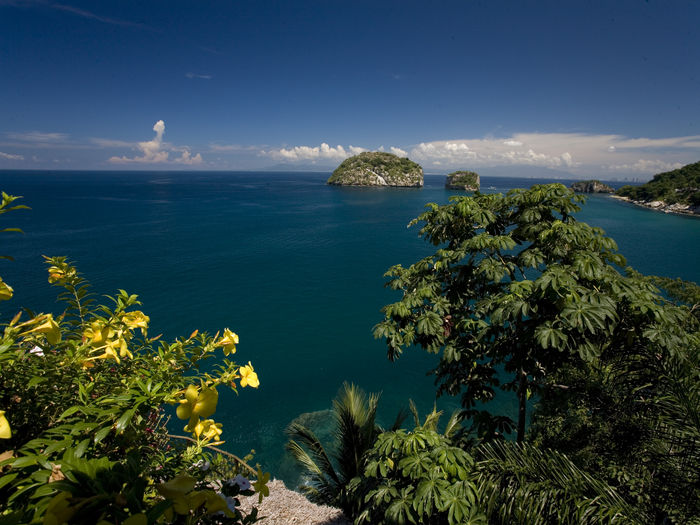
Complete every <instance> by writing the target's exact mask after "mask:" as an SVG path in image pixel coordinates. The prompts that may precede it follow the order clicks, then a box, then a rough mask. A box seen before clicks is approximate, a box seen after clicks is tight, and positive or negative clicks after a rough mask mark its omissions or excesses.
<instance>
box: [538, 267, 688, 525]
mask: <svg viewBox="0 0 700 525" xmlns="http://www.w3.org/2000/svg"><path fill="white" fill-rule="evenodd" d="M630 273H632V274H634V275H638V274H635V273H634V272H630ZM643 279H644V280H645V281H654V282H660V283H665V284H667V285H669V288H671V289H672V290H674V292H672V295H677V296H679V297H683V298H685V299H690V300H693V297H694V296H696V294H697V286H696V285H692V284H691V283H687V284H689V285H690V286H684V285H683V286H680V285H681V283H680V282H679V281H677V280H671V279H665V278H657V277H653V276H652V277H644V278H643ZM677 287H678V289H676V288H677ZM693 291H695V293H693ZM664 310H667V311H668V310H678V311H679V313H678V314H677V318H678V322H679V327H680V328H681V329H683V330H685V331H686V333H687V336H686V338H685V339H684V343H683V345H681V346H679V348H678V349H677V351H676V352H672V353H665V352H663V351H661V350H660V349H659V347H657V346H656V345H654V344H647V345H639V346H637V347H634V348H633V349H632V351H631V352H629V353H627V354H625V355H623V356H607V358H606V359H601V360H600V361H599V362H598V363H596V366H587V367H584V366H569V367H565V368H562V369H561V370H559V371H558V373H557V374H555V375H554V376H553V377H551V378H550V380H551V383H552V385H555V384H556V388H552V389H548V390H545V391H544V392H543V395H542V398H541V400H540V402H539V404H538V406H537V408H536V411H535V413H534V416H533V424H532V426H531V431H530V433H531V438H532V439H533V442H534V443H536V444H538V445H540V446H542V447H551V448H555V449H557V450H559V451H561V452H564V453H566V454H567V455H569V456H570V457H571V459H572V460H573V461H574V462H575V463H576V464H577V465H578V466H579V467H581V468H583V469H585V470H588V471H589V472H599V473H600V474H601V476H603V478H604V479H606V480H607V481H608V482H609V483H611V484H614V485H616V486H617V487H618V490H619V491H620V493H621V494H622V495H623V496H625V497H626V499H627V500H628V501H630V502H632V503H634V504H635V505H637V506H638V507H639V508H641V509H642V510H643V511H644V512H645V513H647V514H648V515H650V516H652V520H653V521H654V522H656V523H668V522H673V523H689V522H690V521H691V520H692V519H693V518H694V519H696V520H698V519H700V332H699V331H698V329H699V327H700V324H699V323H698V321H697V318H696V317H694V316H693V315H689V314H690V313H691V311H692V310H691V309H690V308H688V306H680V307H677V306H672V305H666V306H665V307H664ZM683 314H685V315H683ZM696 315H697V314H696Z"/></svg>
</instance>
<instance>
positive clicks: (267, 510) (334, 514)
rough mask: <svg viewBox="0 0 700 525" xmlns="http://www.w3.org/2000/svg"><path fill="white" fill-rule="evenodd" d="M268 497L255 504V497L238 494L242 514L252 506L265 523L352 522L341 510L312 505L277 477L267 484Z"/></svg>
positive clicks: (327, 524)
mask: <svg viewBox="0 0 700 525" xmlns="http://www.w3.org/2000/svg"><path fill="white" fill-rule="evenodd" d="M267 487H268V489H270V496H269V497H267V498H265V499H264V500H263V502H262V504H258V496H257V494H256V495H255V496H248V497H239V500H240V502H241V508H240V510H242V511H243V512H244V514H246V515H247V514H249V513H250V511H251V509H252V508H253V507H254V506H255V507H257V508H258V511H259V514H260V516H265V520H264V521H262V522H261V523H264V524H265V525H352V521H350V520H349V519H347V518H346V517H345V515H344V514H343V512H342V511H341V510H340V509H336V508H333V507H327V506H325V505H314V504H313V503H311V502H310V501H309V500H307V499H306V498H305V497H304V496H302V495H301V494H299V493H298V492H294V491H291V490H289V489H287V487H285V486H284V483H283V482H282V481H280V480H273V481H271V482H270V483H268V484H267Z"/></svg>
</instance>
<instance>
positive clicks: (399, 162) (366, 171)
mask: <svg viewBox="0 0 700 525" xmlns="http://www.w3.org/2000/svg"><path fill="white" fill-rule="evenodd" d="M328 184H335V185H339V186H404V187H420V186H423V168H421V167H420V165H419V164H416V163H415V162H413V161H411V160H408V159H407V158H400V157H397V156H396V155H392V154H391V153H384V152H382V151H372V152H369V151H367V152H364V153H360V154H359V155H355V156H354V157H350V158H347V159H345V160H344V161H343V162H342V163H341V164H340V166H338V167H337V168H336V170H335V171H334V172H333V174H332V175H331V177H330V178H329V179H328Z"/></svg>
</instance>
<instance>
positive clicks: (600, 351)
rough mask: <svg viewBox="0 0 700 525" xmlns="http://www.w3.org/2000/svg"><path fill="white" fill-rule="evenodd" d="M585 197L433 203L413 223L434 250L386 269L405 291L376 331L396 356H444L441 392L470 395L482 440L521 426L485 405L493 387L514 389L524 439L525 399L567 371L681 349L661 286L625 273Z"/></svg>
mask: <svg viewBox="0 0 700 525" xmlns="http://www.w3.org/2000/svg"><path fill="white" fill-rule="evenodd" d="M582 199H583V197H581V196H577V195H574V193H573V192H572V191H571V190H568V189H566V188H565V187H564V186H562V185H560V184H550V185H538V186H533V187H532V188H531V189H529V190H522V189H517V190H512V191H510V192H509V193H508V194H507V195H505V196H503V195H501V194H496V195H480V194H477V195H475V196H473V197H453V198H451V202H450V204H448V205H444V206H438V205H436V204H429V205H428V211H426V212H425V213H423V214H422V215H421V216H419V217H418V218H417V219H415V220H414V221H413V222H412V223H411V224H416V223H418V222H420V223H422V224H423V226H422V228H421V230H420V234H421V236H422V237H424V238H425V239H426V240H428V241H430V242H431V243H432V244H433V245H435V246H437V247H438V248H437V250H436V252H435V253H434V254H433V255H430V256H428V257H425V258H424V259H422V260H420V261H418V262H416V263H414V264H412V265H411V266H410V267H409V268H403V267H402V266H401V265H398V266H394V267H392V268H391V269H389V271H388V272H387V274H386V276H388V277H390V280H389V283H388V286H389V287H391V288H392V289H395V290H400V291H401V292H402V297H401V299H400V300H399V301H398V302H396V303H392V304H389V305H387V306H385V307H384V308H383V312H384V315H385V319H384V321H382V322H381V323H379V324H378V325H377V326H375V329H374V334H375V337H378V338H384V339H385V340H386V343H387V346H388V355H389V358H390V359H396V358H398V357H399V356H400V355H401V353H402V351H403V350H404V349H405V348H408V347H411V346H413V345H419V346H421V347H422V348H424V349H426V350H427V351H428V352H431V353H439V354H440V362H439V364H438V366H437V368H436V369H435V371H434V373H435V374H436V376H437V379H436V381H437V382H438V383H439V390H438V392H439V393H448V394H451V395H457V394H460V393H461V394H462V405H463V407H464V408H465V415H466V416H468V417H470V418H472V421H473V423H474V425H475V427H476V429H477V430H478V432H479V435H480V436H482V437H483V438H491V437H494V436H500V435H502V434H503V433H507V432H511V431H512V430H513V429H514V428H515V424H514V422H513V420H512V419H511V418H510V416H508V415H493V414H490V413H488V412H487V411H486V410H481V409H480V407H479V405H480V404H481V403H484V402H488V401H490V400H491V399H493V397H494V395H495V389H496V388H501V389H504V390H510V391H515V392H516V395H517V398H518V405H519V412H518V418H517V436H518V440H522V439H523V438H524V433H525V422H526V409H527V399H528V398H529V397H530V396H531V395H532V394H537V393H540V391H541V389H542V388H543V387H545V385H546V378H547V376H548V375H550V374H552V373H553V372H555V371H556V370H558V369H559V368H561V367H564V366H566V365H567V364H568V363H572V362H580V361H585V362H590V363H592V362H595V361H596V360H598V359H600V358H602V357H604V356H605V355H607V354H616V355H620V354H625V353H626V352H627V351H628V350H629V349H630V348H633V347H635V346H636V345H643V344H646V343H647V342H649V341H650V340H651V339H654V344H655V346H656V347H658V349H659V351H662V352H666V353H667V352H673V351H675V349H676V348H678V347H679V346H682V344H683V342H684V341H685V340H686V339H687V337H686V334H685V332H684V331H683V330H682V329H680V327H679V326H678V323H677V321H678V319H677V316H678V315H680V314H679V313H678V312H676V311H670V310H667V309H664V308H662V303H663V300H662V298H661V297H660V296H658V295H656V294H655V293H654V291H655V288H654V287H653V286H651V285H650V284H648V283H645V282H643V281H640V280H638V279H632V278H627V277H624V276H622V275H621V274H620V273H619V272H618V270H617V267H619V266H620V265H623V264H624V262H625V260H624V258H623V257H622V256H621V255H620V254H619V253H617V252H616V248H617V247H616V244H615V242H614V241H613V240H612V239H610V238H608V237H605V236H604V234H603V231H602V230H601V229H599V228H593V227H591V226H589V225H587V224H585V223H582V222H577V221H576V220H575V219H574V217H573V216H572V213H574V212H576V211H578V210H579V209H580V208H579V206H578V205H577V203H578V202H581V201H582Z"/></svg>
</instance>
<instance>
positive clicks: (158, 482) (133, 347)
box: [0, 195, 266, 525]
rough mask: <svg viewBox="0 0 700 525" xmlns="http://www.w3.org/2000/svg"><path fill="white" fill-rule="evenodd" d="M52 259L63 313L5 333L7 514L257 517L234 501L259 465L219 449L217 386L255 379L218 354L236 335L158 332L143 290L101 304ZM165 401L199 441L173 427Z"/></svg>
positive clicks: (86, 518) (183, 519)
mask: <svg viewBox="0 0 700 525" xmlns="http://www.w3.org/2000/svg"><path fill="white" fill-rule="evenodd" d="M5 197H7V196H5V195H3V203H2V207H0V212H2V211H4V210H7V209H9V208H8V204H9V203H11V198H5ZM47 263H48V266H49V269H48V271H49V282H50V283H51V284H53V285H54V286H57V287H58V288H59V289H60V290H61V293H60V296H59V299H60V300H61V301H62V302H63V303H64V304H65V311H64V312H63V313H61V314H60V315H58V316H54V315H53V314H44V313H41V314H33V313H31V312H28V313H22V312H20V313H18V314H17V315H16V316H15V317H14V318H13V319H12V320H10V321H9V322H8V323H6V324H5V325H4V332H3V334H2V336H1V337H0V408H1V409H2V410H1V411H0V412H2V413H1V414H0V438H2V440H1V441H0V452H1V453H2V454H1V455H0V457H1V460H0V523H2V524H11V523H45V524H61V523H98V522H99V523H102V524H107V523H126V524H129V525H135V524H146V523H195V522H196V523H253V522H255V521H257V511H253V512H251V513H250V514H249V515H247V516H244V515H243V514H242V513H241V511H240V510H238V509H237V508H236V507H235V505H236V503H237V500H236V498H237V496H238V495H239V494H244V495H245V494H248V495H252V494H254V493H255V492H258V493H262V492H263V491H264V490H265V489H266V487H264V485H261V486H260V487H258V488H256V491H253V490H251V486H250V483H249V481H248V477H251V474H252V475H254V476H257V477H258V479H260V477H261V476H262V473H261V472H260V471H259V470H257V471H255V470H253V469H252V467H250V466H248V464H247V462H246V461H244V460H240V459H238V458H236V457H235V456H232V455H231V454H228V453H225V452H223V451H218V450H217V449H215V448H214V447H213V445H217V444H219V443H223V441H221V435H222V428H221V424H219V423H216V422H215V421H214V420H213V419H211V417H212V416H213V414H214V413H215V411H216V407H217V402H218V389H219V388H224V387H228V388H231V389H233V391H234V392H235V391H236V389H237V382H240V383H241V384H243V378H245V379H246V380H247V384H248V385H250V386H257V385H258V379H257V375H256V374H255V372H254V371H253V369H252V365H250V364H249V365H248V366H247V367H241V366H239V365H237V364H236V363H235V362H233V361H232V360H229V359H226V358H225V359H223V360H220V359H219V357H218V356H217V353H218V349H219V348H222V349H223V351H224V353H225V354H231V353H233V352H235V344H236V343H237V342H238V336H237V335H235V334H234V333H233V332H231V331H230V330H225V332H224V335H223V336H222V337H219V335H218V334H217V335H214V336H211V335H207V334H198V333H197V332H195V333H193V334H192V335H191V336H190V337H188V338H186V339H185V338H179V339H176V340H175V341H173V342H171V343H167V342H162V341H159V338H160V336H157V337H149V336H148V332H147V330H148V325H149V322H150V319H149V318H148V316H147V315H145V314H144V313H143V312H142V311H140V310H136V309H135V308H136V307H138V306H139V304H140V303H139V301H138V298H137V296H136V295H130V294H128V293H127V292H125V291H124V290H120V291H119V293H118V294H117V295H116V296H115V297H111V298H108V304H97V303H96V301H95V300H94V297H93V296H92V295H91V294H90V291H89V286H88V283H87V282H86V281H85V280H84V279H83V278H82V276H81V275H80V273H79V272H78V271H77V270H76V268H75V267H74V266H73V265H72V264H71V263H70V262H68V261H67V260H66V259H65V258H63V257H53V258H47ZM6 295H7V294H6ZM3 298H5V299H7V298H8V297H3ZM205 370H206V371H205ZM167 404H175V405H177V416H178V418H180V419H184V420H186V421H187V425H186V426H185V431H186V432H188V433H190V436H191V437H187V436H172V435H170V434H169V433H168V429H167V425H166V424H167V419H168V418H167V417H166V415H165V414H166V412H165V408H164V407H165V405H167ZM3 451H4V452H3ZM214 452H218V453H217V454H214ZM247 459H248V461H249V460H250V458H247ZM224 476H226V477H230V478H232V479H231V480H230V481H228V482H223V483H222V482H221V481H219V480H221V479H226V477H224Z"/></svg>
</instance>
